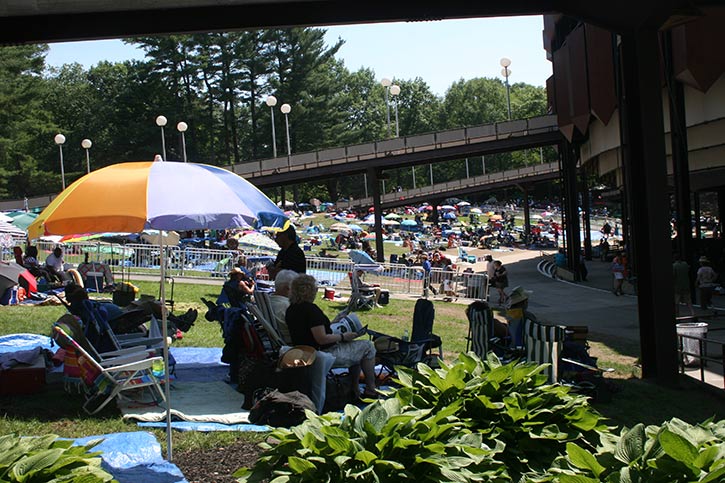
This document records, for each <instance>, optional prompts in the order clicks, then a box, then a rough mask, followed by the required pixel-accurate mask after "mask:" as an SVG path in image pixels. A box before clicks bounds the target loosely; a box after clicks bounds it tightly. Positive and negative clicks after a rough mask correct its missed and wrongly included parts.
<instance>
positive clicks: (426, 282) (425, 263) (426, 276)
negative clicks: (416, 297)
mask: <svg viewBox="0 0 725 483" xmlns="http://www.w3.org/2000/svg"><path fill="white" fill-rule="evenodd" d="M421 258H422V263H421V266H422V267H423V297H426V298H427V297H428V289H430V291H431V292H433V296H434V297H435V296H436V295H438V291H436V289H435V287H433V285H432V284H431V283H430V276H431V268H432V266H431V264H430V261H429V260H428V254H427V253H425V252H424V253H423V254H422V255H421Z"/></svg>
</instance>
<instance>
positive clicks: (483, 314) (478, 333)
mask: <svg viewBox="0 0 725 483" xmlns="http://www.w3.org/2000/svg"><path fill="white" fill-rule="evenodd" d="M466 315H467V316H468V336H466V352H468V351H470V350H473V352H474V353H475V354H476V355H477V356H478V357H480V358H481V359H485V358H486V354H487V353H488V351H489V339H490V335H489V326H490V324H491V320H490V318H491V309H490V308H489V306H488V304H486V303H485V302H473V303H472V304H470V305H469V306H468V307H467V308H466Z"/></svg>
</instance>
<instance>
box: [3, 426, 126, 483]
mask: <svg viewBox="0 0 725 483" xmlns="http://www.w3.org/2000/svg"><path fill="white" fill-rule="evenodd" d="M98 443H100V440H99V441H97V442H92V443H90V444H88V445H86V446H72V445H73V441H72V440H60V439H58V436H56V435H54V434H49V435H46V436H38V437H22V436H17V435H15V434H9V435H5V436H0V481H2V482H24V483H41V482H49V481H52V482H58V483H60V482H69V483H70V482H77V483H81V482H82V483H101V482H106V481H115V480H113V477H112V476H111V475H110V474H108V473H106V472H105V471H104V470H103V469H101V458H99V457H98V455H99V454H100V453H90V452H89V451H90V450H91V449H92V448H93V447H94V446H96V445H97V444H98Z"/></svg>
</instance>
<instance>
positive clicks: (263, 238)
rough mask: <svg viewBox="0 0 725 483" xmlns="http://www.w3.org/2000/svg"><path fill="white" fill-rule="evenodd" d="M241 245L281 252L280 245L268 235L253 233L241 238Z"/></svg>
mask: <svg viewBox="0 0 725 483" xmlns="http://www.w3.org/2000/svg"><path fill="white" fill-rule="evenodd" d="M239 245H240V246H244V247H249V248H258V249H262V250H266V251H273V252H277V251H279V245H277V242H276V241H274V240H272V239H271V238H270V237H269V236H268V235H265V234H263V233H259V232H257V231H253V232H251V233H247V234H246V235H244V236H242V237H240V238H239Z"/></svg>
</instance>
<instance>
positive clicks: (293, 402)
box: [249, 389, 315, 428]
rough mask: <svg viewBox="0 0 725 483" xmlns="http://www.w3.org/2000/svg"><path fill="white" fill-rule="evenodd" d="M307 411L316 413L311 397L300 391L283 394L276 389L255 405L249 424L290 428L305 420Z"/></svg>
mask: <svg viewBox="0 0 725 483" xmlns="http://www.w3.org/2000/svg"><path fill="white" fill-rule="evenodd" d="M306 409H308V410H310V411H312V412H313V413H314V412H315V405H314V403H313V402H312V400H311V399H310V398H309V397H307V396H305V395H304V394H302V393H301V392H299V391H292V392H286V393H283V392H279V391H278V390H276V389H275V390H273V391H271V392H269V393H267V394H266V395H265V396H264V397H262V398H261V399H260V400H259V401H257V402H256V403H255V404H254V406H253V407H252V409H251V411H249V422H250V423H252V424H260V425H261V424H265V425H268V426H274V427H285V428H289V427H291V426H296V425H298V424H300V423H302V421H304V420H305V418H306V417H307V416H306V415H305V410H306Z"/></svg>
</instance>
